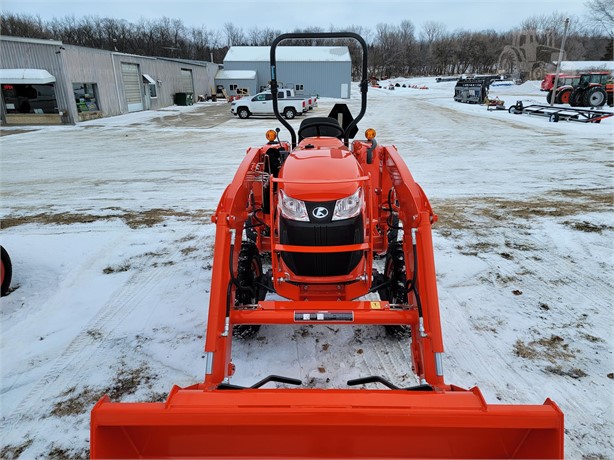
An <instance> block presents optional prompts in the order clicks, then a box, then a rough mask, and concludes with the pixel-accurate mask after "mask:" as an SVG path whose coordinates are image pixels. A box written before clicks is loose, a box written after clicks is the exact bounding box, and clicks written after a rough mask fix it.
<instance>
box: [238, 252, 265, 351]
mask: <svg viewBox="0 0 614 460" xmlns="http://www.w3.org/2000/svg"><path fill="white" fill-rule="evenodd" d="M237 281H238V282H239V288H237V293H236V294H235V306H238V305H254V304H257V303H258V301H259V300H264V298H265V296H266V290H265V289H264V288H262V287H261V286H259V284H258V283H261V282H262V261H261V259H260V254H259V253H258V247H257V246H256V245H255V244H254V243H252V242H251V241H244V242H243V243H242V244H241V251H240V252H239V268H238V270H237ZM259 330H260V326H259V325H252V324H239V325H237V326H234V328H233V330H232V335H233V336H234V337H237V338H241V339H251V338H253V337H255V336H256V335H257V334H258V331H259Z"/></svg>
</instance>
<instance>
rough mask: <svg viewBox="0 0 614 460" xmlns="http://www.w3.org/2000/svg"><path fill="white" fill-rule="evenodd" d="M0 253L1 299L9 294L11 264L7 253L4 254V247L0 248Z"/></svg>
mask: <svg viewBox="0 0 614 460" xmlns="http://www.w3.org/2000/svg"><path fill="white" fill-rule="evenodd" d="M0 252H1V255H2V265H1V267H0V282H1V283H2V289H1V292H0V294H2V297H4V296H5V295H7V294H8V293H9V288H10V286H11V278H12V277H13V264H12V263H11V258H10V257H9V253H8V252H6V249H4V246H0Z"/></svg>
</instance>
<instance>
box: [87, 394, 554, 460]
mask: <svg viewBox="0 0 614 460" xmlns="http://www.w3.org/2000/svg"><path fill="white" fill-rule="evenodd" d="M454 390H457V389H456V388H454ZM91 458H93V459H100V458H109V459H117V458H284V459H291V458H359V459H366V458H410V459H411V458H424V459H433V458H439V459H444V458H446V459H451V458H455V459H468V458H476V459H478V458H479V459H485V458H490V459H493V458H526V459H536V458H542V459H545V458H549V459H551V458H563V414H562V413H561V411H560V410H559V408H558V407H557V406H556V404H554V403H553V402H551V401H550V400H547V401H546V402H545V403H544V404H543V405H541V406H537V405H536V406H512V405H487V404H486V403H485V402H484V399H483V398H482V396H481V394H480V392H479V390H478V389H473V390H471V391H465V390H457V391H446V392H443V391H426V392H424V391H420V392H417V391H416V392H412V391H406V390H313V389H308V390H300V389H270V390H269V389H256V390H252V389H239V390H235V389H224V390H221V389H218V390H213V391H204V390H201V389H198V386H195V387H190V388H187V389H179V388H178V387H175V388H174V389H173V391H171V394H170V396H169V398H168V400H167V401H166V403H112V402H110V401H109V399H108V398H107V397H105V398H103V399H102V400H101V401H99V402H98V404H97V405H96V407H95V408H94V410H93V411H92V420H91Z"/></svg>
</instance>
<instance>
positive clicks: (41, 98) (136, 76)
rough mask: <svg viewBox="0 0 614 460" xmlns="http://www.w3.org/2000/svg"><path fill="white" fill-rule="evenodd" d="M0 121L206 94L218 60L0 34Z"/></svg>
mask: <svg viewBox="0 0 614 460" xmlns="http://www.w3.org/2000/svg"><path fill="white" fill-rule="evenodd" d="M0 62H1V68H0V85H1V89H2V98H1V100H0V115H1V116H2V124H60V123H76V122H79V121H84V120H89V119H92V118H100V117H107V116H113V115H120V114H123V113H128V112H134V111H140V110H149V109H159V108H162V107H167V106H170V105H173V104H174V101H175V95H176V94H177V93H191V94H193V95H194V97H195V98H196V97H197V96H198V95H203V96H208V95H211V94H212V92H213V91H214V90H215V81H214V77H215V74H216V72H217V70H218V66H217V65H216V64H212V63H209V62H200V61H185V60H180V59H167V58H154V57H146V56H136V55H131V54H125V53H119V52H112V51H105V50H97V49H92V48H85V47H81V46H74V45H68V44H63V43H62V42H60V41H54V40H38V39H29V38H18V37H5V36H0Z"/></svg>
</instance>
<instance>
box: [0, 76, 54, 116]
mask: <svg viewBox="0 0 614 460" xmlns="http://www.w3.org/2000/svg"><path fill="white" fill-rule="evenodd" d="M2 97H3V98H4V105H5V107H6V113H38V114H43V113H58V103H57V100H56V98H55V87H54V86H53V83H48V84H44V85H22V84H13V83H10V84H3V85H2Z"/></svg>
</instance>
